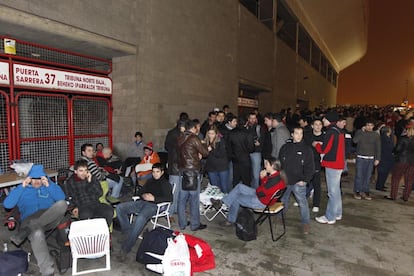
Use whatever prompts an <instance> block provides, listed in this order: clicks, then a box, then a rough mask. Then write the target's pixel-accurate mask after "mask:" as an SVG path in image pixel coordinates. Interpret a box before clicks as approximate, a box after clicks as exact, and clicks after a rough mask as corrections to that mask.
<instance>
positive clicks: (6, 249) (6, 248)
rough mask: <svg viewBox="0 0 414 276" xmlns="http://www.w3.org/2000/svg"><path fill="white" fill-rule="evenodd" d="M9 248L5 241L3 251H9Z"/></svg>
mask: <svg viewBox="0 0 414 276" xmlns="http://www.w3.org/2000/svg"><path fill="white" fill-rule="evenodd" d="M8 250H9V248H8V247H7V242H5V243H3V252H7V251H8Z"/></svg>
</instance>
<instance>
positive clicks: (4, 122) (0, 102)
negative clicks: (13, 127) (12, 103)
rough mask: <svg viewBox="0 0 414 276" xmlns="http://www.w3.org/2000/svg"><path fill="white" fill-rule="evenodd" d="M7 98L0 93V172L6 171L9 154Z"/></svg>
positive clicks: (3, 93)
mask: <svg viewBox="0 0 414 276" xmlns="http://www.w3.org/2000/svg"><path fill="white" fill-rule="evenodd" d="M8 114H10V111H9V97H8V96H7V94H6V93H5V92H3V91H0V170H2V171H3V172H4V171H6V169H7V166H8V162H9V160H10V154H11V147H10V145H11V138H10V130H9V126H10V121H9V120H10V117H9V116H8Z"/></svg>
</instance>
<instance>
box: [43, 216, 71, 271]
mask: <svg viewBox="0 0 414 276" xmlns="http://www.w3.org/2000/svg"><path fill="white" fill-rule="evenodd" d="M71 222H72V219H71V217H70V214H67V215H65V217H64V218H63V219H62V220H61V222H60V223H59V225H58V226H57V227H56V229H55V230H54V231H53V232H52V233H51V235H50V237H49V238H48V240H47V243H48V245H49V246H50V247H51V248H52V249H51V250H50V255H51V256H52V257H53V258H54V259H55V262H56V266H57V269H58V270H59V272H60V273H61V274H63V273H65V272H66V271H67V270H68V269H69V268H71V267H72V253H71V250H70V243H69V237H68V236H69V230H70V224H71Z"/></svg>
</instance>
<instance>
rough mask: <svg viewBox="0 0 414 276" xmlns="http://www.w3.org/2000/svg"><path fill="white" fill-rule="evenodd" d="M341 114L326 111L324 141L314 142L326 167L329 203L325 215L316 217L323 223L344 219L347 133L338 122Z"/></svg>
mask: <svg viewBox="0 0 414 276" xmlns="http://www.w3.org/2000/svg"><path fill="white" fill-rule="evenodd" d="M338 120H339V115H338V113H337V112H336V111H334V110H333V111H329V112H328V113H326V115H325V118H323V120H322V122H323V124H324V126H325V127H327V130H326V134H325V137H324V140H323V143H320V142H317V141H315V142H313V143H312V146H314V147H315V149H316V151H317V152H318V153H319V154H321V156H323V157H322V163H321V165H322V166H323V167H325V176H326V186H327V187H328V197H329V199H328V205H327V206H326V211H325V215H324V216H320V217H316V218H315V219H316V221H317V222H319V223H323V224H334V223H335V222H336V221H337V220H341V219H342V198H341V187H340V183H341V174H342V170H343V169H344V167H345V135H344V133H343V132H342V131H341V129H340V128H338V127H337V125H336V123H337V122H338Z"/></svg>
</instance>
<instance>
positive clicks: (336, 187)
mask: <svg viewBox="0 0 414 276" xmlns="http://www.w3.org/2000/svg"><path fill="white" fill-rule="evenodd" d="M341 174H342V170H337V169H330V168H325V176H326V186H327V188H328V197H329V199H328V205H327V206H326V211H325V216H326V218H327V219H328V220H329V221H332V220H336V218H337V217H342V197H341V185H340V184H341Z"/></svg>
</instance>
